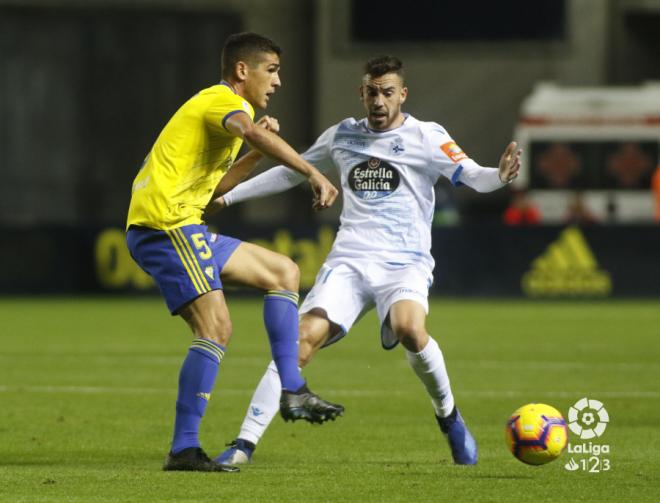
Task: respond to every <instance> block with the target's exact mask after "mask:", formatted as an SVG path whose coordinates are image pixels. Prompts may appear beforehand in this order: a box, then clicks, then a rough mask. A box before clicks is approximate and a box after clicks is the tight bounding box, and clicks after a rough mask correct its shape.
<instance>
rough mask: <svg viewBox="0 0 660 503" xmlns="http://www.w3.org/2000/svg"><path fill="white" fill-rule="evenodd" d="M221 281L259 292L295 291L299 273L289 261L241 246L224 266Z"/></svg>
mask: <svg viewBox="0 0 660 503" xmlns="http://www.w3.org/2000/svg"><path fill="white" fill-rule="evenodd" d="M220 276H221V278H222V280H223V281H224V282H228V283H236V284H241V285H246V286H251V287H254V288H258V289H260V290H291V291H298V282H299V279H300V272H299V270H298V266H297V265H296V264H295V262H293V260H291V259H290V258H289V257H285V256H284V255H282V254H280V253H276V252H274V251H271V250H267V249H266V248H262V247H261V246H257V245H254V244H252V243H245V242H242V243H241V244H240V245H239V246H238V247H237V248H236V249H235V250H234V252H233V253H232V254H231V256H230V257H229V259H228V260H227V262H226V263H225V265H224V267H223V269H222V272H221V275H220Z"/></svg>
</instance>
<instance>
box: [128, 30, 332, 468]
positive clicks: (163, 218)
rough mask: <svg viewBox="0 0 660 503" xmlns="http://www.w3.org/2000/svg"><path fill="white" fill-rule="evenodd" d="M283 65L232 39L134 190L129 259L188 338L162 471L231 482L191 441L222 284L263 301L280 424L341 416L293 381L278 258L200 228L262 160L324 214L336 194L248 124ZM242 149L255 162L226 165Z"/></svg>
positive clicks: (282, 261)
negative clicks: (287, 176)
mask: <svg viewBox="0 0 660 503" xmlns="http://www.w3.org/2000/svg"><path fill="white" fill-rule="evenodd" d="M280 54H281V50H280V48H279V47H278V46H277V45H276V44H275V43H274V42H273V41H272V40H269V39H267V38H265V37H262V36H261V35H257V34H255V33H239V34H235V35H232V36H230V37H229V38H228V39H227V41H226V43H225V45H224V48H223V51H222V78H223V81H222V82H221V83H220V84H218V85H215V86H212V87H209V88H207V89H204V90H202V91H200V92H199V93H198V94H196V95H195V96H193V97H192V98H190V99H189V100H188V101H187V102H186V103H184V104H183V106H182V107H181V108H180V109H179V110H178V111H177V112H176V113H175V114H174V116H173V117H172V118H171V119H170V121H169V122H168V123H167V125H166V126H165V128H164V129H163V131H162V132H161V134H160V135H159V137H158V139H157V140H156V143H155V144H154V146H153V147H152V149H151V152H149V155H148V156H147V158H146V159H145V161H144V165H143V166H142V168H141V170H140V171H139V173H138V174H137V176H136V177H135V180H134V182H133V195H132V198H131V204H130V208H129V211H128V220H127V225H126V226H127V238H126V239H127V244H128V248H129V250H130V252H131V255H132V256H133V258H134V259H135V261H136V262H137V263H138V264H139V265H140V267H142V269H144V270H145V271H146V272H147V273H149V274H150V275H151V276H152V277H153V278H154V280H155V281H156V283H157V284H158V286H159V288H160V291H161V293H162V294H163V296H164V297H165V301H166V302H167V306H168V308H169V309H170V311H171V312H172V314H178V315H180V316H181V317H182V318H183V319H184V320H185V321H186V322H187V324H188V325H189V326H190V329H191V330H192V332H193V335H194V337H195V339H194V340H193V342H192V345H191V346H190V348H189V350H188V354H187V356H186V358H185V360H184V362H183V366H182V367H181V372H180V375H179V391H178V396H177V401H176V418H175V424H174V437H173V440H172V448H171V450H170V453H169V455H168V458H167V460H166V462H165V465H164V469H165V470H186V471H191V470H192V471H238V468H236V467H233V466H227V465H222V464H219V463H216V462H215V461H213V460H211V459H210V458H209V457H208V456H207V455H206V454H205V453H204V451H203V450H202V449H201V447H200V443H199V438H198V433H199V424H200V422H201V419H202V416H203V415H204V411H205V409H206V404H207V402H208V400H209V398H210V396H211V391H212V388H213V385H214V383H215V379H216V376H217V373H218V367H219V365H220V361H221V360H222V358H223V355H224V353H225V348H226V346H227V344H228V342H229V339H230V337H231V331H232V326H231V320H230V317H229V311H228V309H227V305H226V303H225V298H224V294H223V292H222V281H229V282H232V283H241V284H244V285H248V286H252V287H256V288H259V289H261V290H263V291H265V292H267V293H266V296H265V300H264V313H263V315H264V323H265V325H266V330H267V332H268V337H269V341H270V345H271V352H272V356H273V359H274V360H275V362H276V365H277V368H278V371H279V374H280V376H281V383H282V390H283V391H282V395H281V399H280V412H281V415H282V417H283V418H284V419H285V420H287V421H288V420H292V421H295V420H297V419H305V420H307V421H309V422H317V423H321V422H323V421H326V420H328V419H334V418H335V417H337V416H339V415H341V414H342V413H343V407H342V406H340V405H336V404H332V403H329V402H326V401H324V400H322V399H321V398H320V397H318V396H317V395H315V394H314V393H312V392H311V391H310V390H309V389H308V388H307V385H306V383H305V380H304V379H303V378H302V376H301V374H300V370H299V369H298V310H297V307H298V282H299V271H298V268H297V266H296V265H295V264H294V263H293V262H292V261H291V260H290V259H289V258H288V257H285V256H283V255H279V254H277V253H274V252H271V251H269V250H266V249H264V248H260V247H258V246H255V245H253V244H250V243H244V242H241V241H239V240H237V239H234V238H231V237H228V236H222V235H218V234H213V233H210V232H209V231H208V229H207V227H206V226H205V225H204V224H203V221H202V214H203V211H204V208H205V207H206V206H207V204H208V203H209V201H210V200H211V197H212V196H213V194H214V190H215V189H216V188H217V189H218V190H222V191H223V192H226V191H227V190H229V189H230V188H232V187H233V186H234V185H236V184H237V183H239V182H240V181H241V180H242V179H243V178H245V177H246V176H247V175H248V174H249V173H250V172H251V171H252V169H253V168H254V167H255V165H256V163H257V162H258V161H259V160H260V159H261V157H262V156H263V155H267V156H269V157H271V158H273V159H275V160H276V161H278V162H281V163H283V164H284V165H286V166H288V167H289V168H291V169H293V170H294V171H297V172H299V173H301V174H302V175H304V176H305V177H306V178H307V180H308V181H309V183H310V185H311V187H312V190H313V192H314V201H313V204H314V207H316V208H318V209H322V208H325V207H328V206H330V205H331V204H332V203H333V202H334V200H335V198H336V197H337V189H336V188H335V187H334V186H333V185H332V184H331V183H330V182H329V181H328V180H327V179H326V178H325V177H324V176H323V175H321V174H320V173H319V171H318V170H317V169H316V168H315V167H314V166H312V165H311V164H309V163H308V162H307V161H305V160H304V159H303V158H302V157H300V156H299V155H298V154H297V153H296V152H295V151H294V150H293V149H292V148H291V147H290V146H289V145H288V144H287V143H286V142H285V141H284V140H282V139H281V138H280V137H279V136H278V135H277V134H276V133H277V132H278V130H279V125H278V123H277V121H276V120H275V119H273V118H270V117H267V116H266V117H263V118H262V119H261V120H259V121H257V122H256V123H255V122H253V118H254V108H253V107H257V108H262V109H265V108H266V106H267V105H268V101H269V99H270V97H271V96H272V94H273V93H274V92H275V91H276V90H277V88H278V87H279V86H280V78H279V69H280ZM243 141H246V142H247V143H248V144H249V145H250V146H251V147H252V149H253V150H252V151H250V152H249V153H248V154H246V155H244V156H243V157H241V158H240V159H239V160H237V161H235V158H236V155H237V154H238V151H239V150H240V148H241V145H242V143H243ZM225 175H228V176H227V177H226V179H223V177H224V176H225Z"/></svg>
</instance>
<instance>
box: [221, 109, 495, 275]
mask: <svg viewBox="0 0 660 503" xmlns="http://www.w3.org/2000/svg"><path fill="white" fill-rule="evenodd" d="M302 157H303V158H305V159H306V160H307V161H309V162H310V163H311V164H313V165H314V166H316V167H317V168H318V169H319V170H320V171H322V172H327V171H328V170H329V169H332V168H335V169H336V170H337V171H338V173H339V176H340V179H341V186H342V191H343V199H344V202H343V208H342V212H341V217H340V220H341V225H340V227H339V231H338V233H337V237H336V239H335V242H334V245H333V247H332V250H331V251H330V254H329V256H328V259H327V260H328V261H332V260H333V259H338V258H345V259H351V258H365V257H367V258H369V260H373V261H381V262H385V263H392V264H412V263H416V264H418V265H421V266H423V268H424V269H426V270H427V272H428V274H429V276H430V275H431V271H432V270H433V266H434V261H433V258H432V256H431V221H432V219H433V211H434V206H435V195H434V190H433V186H434V185H435V183H436V182H437V181H438V178H439V177H440V176H445V177H446V178H448V179H450V180H451V182H452V183H453V184H454V185H459V184H462V183H466V184H468V185H470V186H472V187H474V188H476V189H477V190H481V191H484V192H485V191H490V190H494V189H496V188H499V187H501V186H503V184H502V183H501V182H500V180H499V176H498V172H497V170H496V169H493V168H482V167H481V166H479V165H478V164H477V163H475V162H474V161H472V160H471V159H469V158H468V156H467V155H466V154H465V153H464V152H463V151H462V150H461V149H460V148H459V147H458V146H457V145H456V143H454V141H453V140H452V138H451V137H450V136H449V134H448V133H447V131H445V129H444V128H443V127H442V126H440V125H439V124H436V123H434V122H422V121H418V120H417V119H415V118H414V117H412V116H410V115H406V118H405V121H404V123H403V124H402V125H401V126H400V127H398V128H395V129H392V130H389V131H374V130H372V129H370V128H369V127H368V123H367V120H366V119H362V120H360V121H357V120H355V119H353V118H349V119H345V120H343V121H342V122H340V123H339V124H336V125H334V126H332V127H331V128H329V129H327V130H326V131H325V132H324V133H323V134H322V135H321V136H320V137H319V138H318V139H317V140H316V142H315V143H314V145H312V147H310V148H309V150H307V151H306V152H305V153H304V154H302ZM303 180H304V178H303V177H302V175H299V174H298V173H296V172H293V171H292V170H290V169H288V168H285V167H284V166H278V167H276V168H273V169H271V170H268V171H266V172H265V173H262V174H261V175H259V176H257V177H255V178H253V179H251V180H248V181H247V182H244V183H242V184H240V185H238V186H237V187H236V188H235V189H234V190H232V191H230V192H229V193H228V194H227V195H226V196H225V200H226V202H227V204H232V203H236V202H238V201H240V200H244V199H247V198H251V197H256V196H261V195H266V194H269V193H275V192H280V191H282V190H284V189H286V188H288V187H290V186H293V185H295V184H297V183H300V182H301V181H303Z"/></svg>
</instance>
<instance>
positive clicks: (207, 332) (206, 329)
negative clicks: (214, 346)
mask: <svg viewBox="0 0 660 503" xmlns="http://www.w3.org/2000/svg"><path fill="white" fill-rule="evenodd" d="M232 329H233V327H232V323H231V319H229V318H228V317H226V316H222V315H220V314H213V313H210V316H208V317H207V318H206V319H205V320H204V323H203V324H201V326H200V327H199V330H198V331H197V334H196V335H197V336H198V337H202V338H204V339H210V340H212V341H213V342H216V343H218V344H222V345H223V346H226V345H227V344H229V340H230V339H231V334H232Z"/></svg>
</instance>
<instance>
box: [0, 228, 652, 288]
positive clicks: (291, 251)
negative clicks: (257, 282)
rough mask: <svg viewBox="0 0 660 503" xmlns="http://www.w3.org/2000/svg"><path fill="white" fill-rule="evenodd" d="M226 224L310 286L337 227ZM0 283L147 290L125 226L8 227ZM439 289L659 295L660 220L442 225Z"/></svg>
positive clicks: (437, 248)
mask: <svg viewBox="0 0 660 503" xmlns="http://www.w3.org/2000/svg"><path fill="white" fill-rule="evenodd" d="M227 233H228V234H230V235H234V236H237V237H240V238H242V239H245V240H249V241H253V242H256V243H258V244H261V245H263V246H267V247H268V248H271V249H274V250H276V251H278V252H281V253H284V254H286V255H288V256H290V257H292V258H293V259H294V260H296V262H297V263H298V265H299V266H300V269H301V286H302V288H303V289H308V288H309V287H311V285H312V284H313V282H314V278H315V276H316V272H317V271H318V269H319V268H320V266H321V264H322V262H323V260H324V258H325V256H326V255H327V253H328V251H329V250H330V247H331V245H332V241H333V239H334V235H335V231H334V229H332V228H330V227H321V228H314V229H313V228H305V229H276V230H273V229H271V228H250V229H245V228H242V229H237V230H236V232H231V230H228V231H227ZM2 236H3V238H2V245H1V246H0V261H1V263H2V265H3V267H2V268H0V293H4V294H12V293H101V292H117V293H123V292H130V291H150V290H153V289H154V286H153V282H152V281H151V279H150V278H149V277H148V276H147V275H145V274H144V273H143V272H142V271H140V269H139V268H138V267H137V266H136V265H135V264H134V263H133V261H132V260H131V258H130V256H129V254H128V251H127V250H126V247H125V244H124V233H123V231H122V230H121V229H120V228H113V227H111V228H105V229H80V228H67V227H47V228H41V229H38V230H35V229H30V230H27V229H26V230H23V229H2ZM433 241H434V248H433V255H434V257H435V260H436V268H435V283H434V285H433V286H432V293H434V294H440V295H455V296H480V297H490V296H526V297H538V298H554V297H562V298H565V297H587V298H594V297H610V296H616V297H638V296H660V227H654V226H632V227H629V226H625V227H624V226H607V227H599V226H592V227H576V226H568V227H533V228H512V227H503V226H495V225H494V226H484V225H479V226H461V227H453V228H438V229H435V230H434V235H433Z"/></svg>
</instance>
